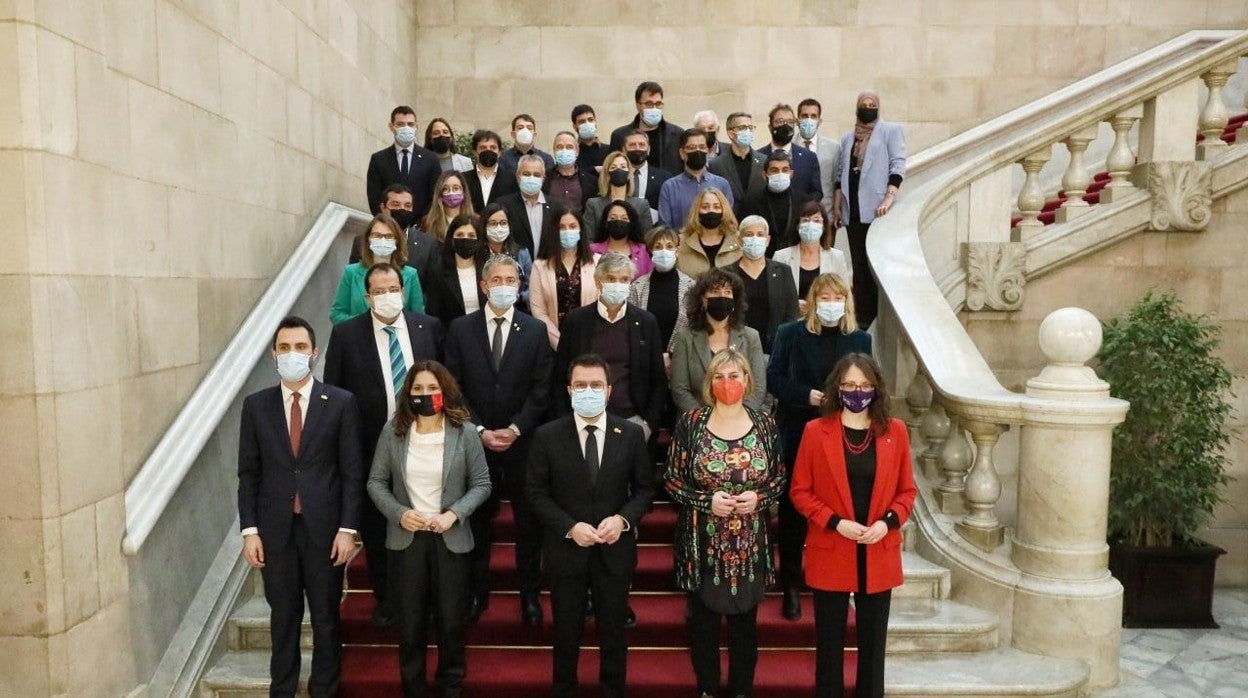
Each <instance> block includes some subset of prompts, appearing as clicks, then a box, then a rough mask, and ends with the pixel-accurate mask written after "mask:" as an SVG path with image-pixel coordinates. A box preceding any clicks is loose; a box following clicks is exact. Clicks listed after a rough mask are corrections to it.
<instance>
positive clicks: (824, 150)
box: [793, 134, 841, 216]
mask: <svg viewBox="0 0 1248 698" xmlns="http://www.w3.org/2000/svg"><path fill="white" fill-rule="evenodd" d="M793 142H794V143H797V144H798V145H800V146H802V147H806V139H805V138H802V137H801V136H794V137H793ZM809 149H810V150H813V151H815V155H816V156H817V157H818V158H819V179H820V180H821V181H820V182H819V183H820V184H822V185H823V201H821V202H820V203H822V204H823V215H825V216H830V215H832V192H833V188H832V183H833V182H835V181H836V158H837V156H838V155H839V154H840V152H841V143H840V141H838V140H836V139H835V138H828V137H827V136H820V135H818V134H816V135H815V140H814V142H812V143H811V144H810V148H809Z"/></svg>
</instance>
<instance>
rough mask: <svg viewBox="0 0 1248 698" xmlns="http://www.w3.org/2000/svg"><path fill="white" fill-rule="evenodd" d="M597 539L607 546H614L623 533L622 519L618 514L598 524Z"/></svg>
mask: <svg viewBox="0 0 1248 698" xmlns="http://www.w3.org/2000/svg"><path fill="white" fill-rule="evenodd" d="M597 533H598V537H599V538H601V539H602V542H604V543H606V544H607V545H614V544H615V542H616V541H618V540H619V539H620V535H621V534H623V533H624V518H623V517H622V516H620V515H618V514H616V515H614V516H608V517H607V518H605V519H603V520H602V522H601V523H599V524H598V529H597Z"/></svg>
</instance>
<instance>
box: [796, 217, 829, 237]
mask: <svg viewBox="0 0 1248 698" xmlns="http://www.w3.org/2000/svg"><path fill="white" fill-rule="evenodd" d="M797 234H798V236H800V237H801V238H802V242H819V238H821V237H823V226H822V225H820V224H818V223H816V222H814V221H802V222H801V223H798V224H797Z"/></svg>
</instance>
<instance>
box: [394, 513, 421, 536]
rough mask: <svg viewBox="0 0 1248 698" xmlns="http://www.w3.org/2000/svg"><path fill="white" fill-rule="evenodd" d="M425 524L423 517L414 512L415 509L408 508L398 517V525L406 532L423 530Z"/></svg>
mask: <svg viewBox="0 0 1248 698" xmlns="http://www.w3.org/2000/svg"><path fill="white" fill-rule="evenodd" d="M427 525H428V522H427V521H425V517H423V516H421V515H420V514H418V513H416V510H415V509H408V510H407V511H405V512H403V515H402V516H400V517H399V527H401V528H402V529H403V530H404V531H407V532H408V533H415V532H417V531H423V530H425V526H427Z"/></svg>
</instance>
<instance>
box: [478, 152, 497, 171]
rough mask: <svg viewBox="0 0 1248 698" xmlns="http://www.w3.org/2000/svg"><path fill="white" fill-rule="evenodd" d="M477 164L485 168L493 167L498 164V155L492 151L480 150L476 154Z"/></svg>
mask: <svg viewBox="0 0 1248 698" xmlns="http://www.w3.org/2000/svg"><path fill="white" fill-rule="evenodd" d="M477 162H479V163H481V164H482V165H484V166H486V167H493V166H495V165H497V164H498V153H496V152H494V151H493V150H482V151H481V152H479V153H477Z"/></svg>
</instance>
